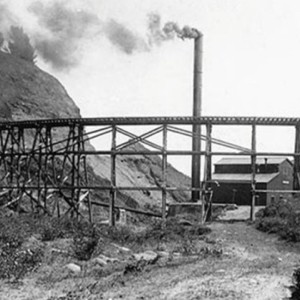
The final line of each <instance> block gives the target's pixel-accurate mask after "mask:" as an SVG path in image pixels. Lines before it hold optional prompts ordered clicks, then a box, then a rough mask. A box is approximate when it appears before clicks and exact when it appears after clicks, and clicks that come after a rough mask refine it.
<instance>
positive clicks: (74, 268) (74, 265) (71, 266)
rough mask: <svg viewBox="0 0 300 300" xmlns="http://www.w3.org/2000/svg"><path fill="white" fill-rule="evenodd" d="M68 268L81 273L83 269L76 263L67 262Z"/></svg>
mask: <svg viewBox="0 0 300 300" xmlns="http://www.w3.org/2000/svg"><path fill="white" fill-rule="evenodd" d="M66 268H67V269H69V270H70V271H72V272H73V273H80V271H81V267H80V266H78V265H76V264H74V263H70V264H67V265H66Z"/></svg>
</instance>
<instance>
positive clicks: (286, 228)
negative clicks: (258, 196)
mask: <svg viewBox="0 0 300 300" xmlns="http://www.w3.org/2000/svg"><path fill="white" fill-rule="evenodd" d="M295 201H296V199H295V200H294V201H289V202H288V201H286V200H278V201H275V202H274V203H272V204H270V205H268V206H267V207H266V208H264V209H261V210H260V211H259V212H257V214H256V221H255V225H256V228H257V229H259V230H261V231H264V232H268V233H276V234H278V235H279V236H280V237H281V238H283V239H286V240H288V241H292V242H299V241H300V213H299V211H298V210H297V209H296V208H295V205H294V203H295Z"/></svg>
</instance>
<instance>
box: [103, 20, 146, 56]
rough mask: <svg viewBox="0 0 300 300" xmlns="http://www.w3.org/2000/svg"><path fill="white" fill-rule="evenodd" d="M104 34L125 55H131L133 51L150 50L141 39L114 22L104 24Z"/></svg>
mask: <svg viewBox="0 0 300 300" xmlns="http://www.w3.org/2000/svg"><path fill="white" fill-rule="evenodd" d="M104 33H105V35H106V37H107V38H108V40H109V41H110V42H111V43H112V44H113V45H115V46H116V47H117V48H118V49H120V50H121V51H123V52H125V53H126V54H132V53H133V52H135V51H149V50H150V49H149V46H148V45H147V43H146V41H145V40H144V39H143V38H142V37H140V36H138V35H137V34H136V33H134V32H133V31H131V30H129V29H128V28H126V27H124V26H123V25H122V24H120V23H118V22H117V21H115V20H110V21H109V22H108V23H106V24H105V26H104Z"/></svg>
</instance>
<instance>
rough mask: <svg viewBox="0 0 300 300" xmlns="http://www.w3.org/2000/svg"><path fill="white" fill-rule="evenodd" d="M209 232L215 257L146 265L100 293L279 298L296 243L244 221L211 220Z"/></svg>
mask: <svg viewBox="0 0 300 300" xmlns="http://www.w3.org/2000/svg"><path fill="white" fill-rule="evenodd" d="M211 228H212V230H213V231H212V233H211V234H210V236H209V238H210V239H211V240H212V241H213V240H216V242H217V243H219V244H221V245H222V248H223V255H222V256H220V257H219V258H216V257H214V256H212V257H210V256H208V257H207V258H206V259H199V260H194V261H193V260H191V261H190V262H188V261H186V262H182V263H178V265H174V266H170V267H165V268H157V269H152V270H151V271H150V272H149V273H146V274H145V273H144V274H141V275H139V276H137V277H136V278H131V280H130V281H129V282H128V283H127V284H126V286H125V287H122V288H120V287H117V288H113V289H112V290H110V291H108V292H106V293H104V294H103V297H104V298H103V299H178V300H179V299H253V300H254V299H255V300H266V299H272V300H274V299H283V298H285V297H288V296H289V295H290V293H289V290H288V289H287V286H288V285H291V274H292V272H293V269H294V268H295V267H296V266H297V265H298V264H299V262H300V260H299V259H300V251H299V250H298V249H297V248H296V247H292V246H289V245H287V244H286V243H285V242H283V241H278V239H277V237H276V236H271V235H267V234H264V233H261V232H259V231H257V230H255V229H254V228H253V227H252V226H248V225H247V224H246V223H243V222H239V223H233V224H230V223H214V224H212V225H211Z"/></svg>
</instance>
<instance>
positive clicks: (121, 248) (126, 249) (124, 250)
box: [111, 243, 131, 252]
mask: <svg viewBox="0 0 300 300" xmlns="http://www.w3.org/2000/svg"><path fill="white" fill-rule="evenodd" d="M111 245H113V246H114V247H116V248H118V249H119V250H121V251H123V252H131V250H130V249H129V248H126V247H122V246H120V245H117V244H115V243H112V244H111Z"/></svg>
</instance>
